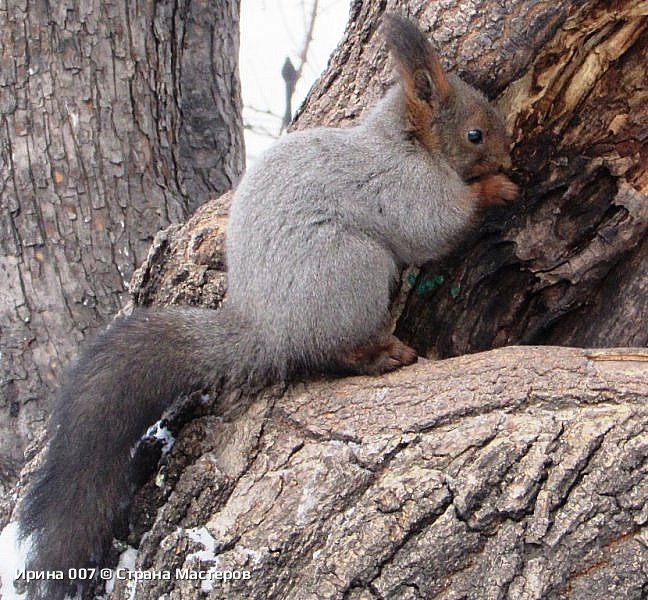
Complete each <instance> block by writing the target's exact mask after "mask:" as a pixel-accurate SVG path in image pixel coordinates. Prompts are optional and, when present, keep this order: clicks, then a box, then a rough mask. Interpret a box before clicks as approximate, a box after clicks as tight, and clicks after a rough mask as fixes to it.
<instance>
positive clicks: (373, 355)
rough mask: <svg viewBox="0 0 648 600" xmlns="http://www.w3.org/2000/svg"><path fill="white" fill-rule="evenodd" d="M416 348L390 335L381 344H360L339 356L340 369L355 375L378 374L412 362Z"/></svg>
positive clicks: (414, 358) (415, 356) (415, 355)
mask: <svg viewBox="0 0 648 600" xmlns="http://www.w3.org/2000/svg"><path fill="white" fill-rule="evenodd" d="M417 360H418V355H417V354H416V350H414V349H413V348H410V347H409V346H408V345H407V344H404V343H403V342H401V341H400V340H399V339H398V338H397V337H396V336H393V335H392V336H390V337H389V338H388V339H387V341H386V342H385V343H383V344H379V345H376V346H360V347H357V348H354V349H353V350H350V351H347V352H345V353H344V354H343V355H341V356H340V357H339V362H340V366H341V368H342V370H343V371H344V372H346V373H353V374H356V375H380V374H382V373H388V372H389V371H395V370H396V369H400V368H401V367H405V366H407V365H411V364H414V363H415V362H416V361H417Z"/></svg>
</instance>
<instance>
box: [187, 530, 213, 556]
mask: <svg viewBox="0 0 648 600" xmlns="http://www.w3.org/2000/svg"><path fill="white" fill-rule="evenodd" d="M185 533H186V535H187V537H188V538H189V539H190V540H191V541H192V542H196V543H197V544H200V545H201V546H202V547H203V548H204V550H199V551H198V552H192V553H191V554H187V560H191V559H193V558H195V559H197V560H198V561H199V562H213V563H215V562H216V561H217V559H216V540H215V539H214V536H213V535H212V534H211V533H209V531H208V530H207V528H206V527H193V528H192V529H185Z"/></svg>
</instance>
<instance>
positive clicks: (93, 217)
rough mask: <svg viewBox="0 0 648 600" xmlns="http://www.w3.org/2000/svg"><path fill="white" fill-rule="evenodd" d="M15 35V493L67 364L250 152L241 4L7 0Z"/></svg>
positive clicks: (1, 114) (8, 311) (9, 176)
mask: <svg viewBox="0 0 648 600" xmlns="http://www.w3.org/2000/svg"><path fill="white" fill-rule="evenodd" d="M0 36H1V40H2V47H3V53H2V56H1V57H0V138H1V146H2V147H1V150H0V163H1V168H0V172H1V173H2V175H1V176H0V273H1V277H2V285H0V321H1V322H2V327H1V329H0V351H1V352H2V361H1V366H0V489H2V486H3V485H4V484H5V483H7V482H10V481H11V480H12V479H13V478H14V477H15V474H16V472H17V468H18V467H19V466H20V464H21V462H22V453H23V449H24V445H25V442H26V439H27V437H28V436H29V432H30V430H33V429H36V428H37V425H38V423H42V422H43V421H44V417H45V416H46V414H47V413H48V409H49V396H50V392H51V391H52V387H53V382H54V381H56V380H57V379H58V376H59V374H60V366H61V365H62V364H65V363H67V362H69V360H70V358H71V355H72V354H73V352H74V351H75V350H76V348H77V346H78V343H79V341H80V340H81V338H83V337H84V336H85V335H86V334H87V332H88V331H90V330H92V329H93V328H94V327H96V326H97V325H99V324H104V323H105V322H106V321H107V320H108V318H109V317H110V316H112V315H113V314H114V313H115V312H116V311H117V310H118V309H119V307H120V306H121V304H122V300H123V297H124V296H125V292H126V282H127V281H128V280H129V278H130V276H131V275H132V273H133V270H134V268H135V267H136V266H137V265H139V264H140V263H141V261H142V260H143V259H144V257H145V256H146V251H147V248H148V246H149V245H150V242H151V239H152V237H153V235H154V234H155V232H157V231H158V230H159V229H160V228H161V227H165V226H167V225H168V224H169V223H172V222H179V221H182V220H184V219H185V218H186V215H187V214H188V211H189V210H193V209H194V208H195V207H196V206H198V205H199V204H202V203H203V202H205V201H206V200H207V199H208V197H210V196H211V197H214V196H218V195H219V194H221V193H222V192H224V191H225V190H227V189H230V188H231V187H232V185H233V183H234V182H235V180H236V178H237V177H238V175H239V174H240V172H241V170H242V168H243V143H242V122H241V117H240V113H241V100H240V91H239V84H238V79H237V63H238V2H237V0H232V1H228V2H213V3H195V2H194V3H189V2H184V1H166V2H152V3H151V2H149V3H146V2H133V3H129V2H125V3H117V4H113V3H105V2H98V1H94V0H93V1H90V2H82V1H72V2H64V3H56V2H55V3H51V2H46V1H44V0H29V1H24V2H10V3H7V2H0ZM206 73H209V74H211V76H210V77H205V74H206Z"/></svg>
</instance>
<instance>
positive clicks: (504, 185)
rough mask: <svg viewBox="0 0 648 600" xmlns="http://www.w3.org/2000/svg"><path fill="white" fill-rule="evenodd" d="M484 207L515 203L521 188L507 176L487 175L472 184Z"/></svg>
mask: <svg viewBox="0 0 648 600" xmlns="http://www.w3.org/2000/svg"><path fill="white" fill-rule="evenodd" d="M470 188H471V189H472V190H473V191H474V192H475V194H476V195H477V198H478V200H479V203H480V204H481V205H482V206H497V205H501V204H508V203H509V202H514V201H515V200H516V199H517V197H518V192H519V188H518V186H517V185H516V184H515V183H513V182H512V181H511V180H510V179H509V178H508V177H507V176H506V175H502V174H501V173H498V174H497V175H486V176H485V177H481V178H480V179H478V180H477V181H475V182H473V183H471V184H470Z"/></svg>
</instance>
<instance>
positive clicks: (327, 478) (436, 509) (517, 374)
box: [110, 347, 648, 600]
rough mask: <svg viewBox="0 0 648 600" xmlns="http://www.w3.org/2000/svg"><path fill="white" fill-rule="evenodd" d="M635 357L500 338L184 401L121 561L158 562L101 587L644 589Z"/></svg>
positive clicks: (315, 593)
mask: <svg viewBox="0 0 648 600" xmlns="http://www.w3.org/2000/svg"><path fill="white" fill-rule="evenodd" d="M647 376H648V351H647V350H634V351H627V350H617V351H615V350H578V349H565V348H551V347H544V348H535V347H519V348H505V349H499V350H494V351H491V352H487V353H480V354H475V355H469V356H463V357H459V358H454V359H449V360H446V361H440V362H424V363H421V364H419V365H416V366H413V367H410V368H406V369H404V370H402V371H399V372H396V373H393V374H391V375H388V376H386V377H381V378H375V379H371V378H350V379H346V380H341V381H338V382H335V383H332V382H331V381H325V380H324V381H319V382H314V383H307V384H302V385H296V386H294V387H293V388H291V389H289V390H288V391H287V393H285V394H282V393H281V392H280V391H278V390H275V391H274V392H267V393H265V394H264V395H262V397H261V398H259V399H257V401H256V402H254V403H253V404H252V405H251V406H250V407H249V408H248V410H247V412H246V414H245V415H243V416H242V417H241V418H239V419H237V420H236V421H234V422H229V423H227V422H225V423H224V422H222V420H219V419H217V418H215V417H204V418H202V419H198V420H195V421H193V422H192V423H191V424H189V425H188V426H187V427H186V428H185V430H184V431H183V432H182V435H181V436H180V440H179V443H178V445H177V446H176V448H175V449H174V452H173V454H172V456H171V458H170V460H169V463H168V465H167V466H166V467H165V469H164V471H163V472H166V473H167V479H166V480H165V482H164V484H162V488H163V492H164V494H165V495H167V500H166V504H165V505H164V506H163V507H162V508H161V509H160V511H159V512H158V514H157V517H156V519H155V523H154V525H153V527H152V529H151V531H150V532H149V533H148V534H147V536H146V537H145V538H144V540H143V541H142V545H141V548H140V552H139V556H138V562H137V568H141V569H152V570H153V571H154V572H157V573H160V574H162V573H171V580H170V581H158V582H140V583H139V584H137V585H136V586H135V585H134V584H133V583H132V582H131V583H130V584H127V582H125V581H123V582H121V583H120V584H119V585H118V587H117V590H116V591H115V592H114V593H113V595H112V596H110V597H111V598H113V599H116V598H128V597H132V596H129V594H131V593H132V592H133V590H134V589H135V594H136V596H135V597H137V598H138V599H140V600H145V599H151V600H157V599H158V598H160V597H161V596H162V594H164V593H170V594H171V597H174V598H199V597H202V596H201V594H200V590H201V589H203V590H208V589H210V586H211V587H212V588H213V590H214V594H213V597H216V598H247V599H252V598H258V599H263V600H267V599H280V598H281V599H285V598H291V599H292V598H295V599H305V598H310V599H316V598H322V599H324V598H353V599H361V598H362V599H366V600H369V599H377V598H383V599H384V598H398V599H404V598H408V599H409V598H412V599H413V598H437V599H451V598H452V599H459V598H467V599H471V600H472V599H474V600H487V599H491V598H492V599H494V598H511V599H515V600H520V599H524V598H538V599H539V598H543V599H552V598H571V599H576V598H578V599H582V600H592V599H593V598H609V599H619V600H620V599H636V600H639V599H641V598H645V597H646V593H647V592H648V585H647V584H646V582H647V581H648V551H647V550H648V529H647V528H646V523H647V522H648V507H647V505H646V498H647V497H648V471H647V469H646V465H647V459H648V403H647V402H646V378H647ZM158 483H159V479H158ZM143 495H145V494H143ZM198 540H200V541H198ZM176 568H177V569H188V572H192V571H193V572H198V571H209V569H210V568H211V569H213V570H219V571H230V570H231V571H237V570H238V571H239V572H243V571H248V572H249V573H250V578H249V579H247V580H239V581H234V582H233V581H229V582H227V583H224V582H222V581H212V582H200V581H186V580H185V581H182V580H180V579H179V578H177V577H176ZM210 597H211V596H210Z"/></svg>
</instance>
